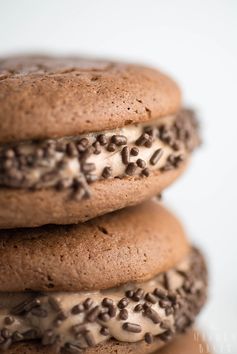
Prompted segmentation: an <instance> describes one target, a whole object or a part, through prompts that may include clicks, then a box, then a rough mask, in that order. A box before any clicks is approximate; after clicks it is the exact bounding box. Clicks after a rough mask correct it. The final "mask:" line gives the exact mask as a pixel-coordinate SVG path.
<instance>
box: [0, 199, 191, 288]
mask: <svg viewBox="0 0 237 354" xmlns="http://www.w3.org/2000/svg"><path fill="white" fill-rule="evenodd" d="M188 251H189V246H188V243H187V240H186V237H185V234H184V231H183V229H182V226H181V225H180V223H179V222H178V220H177V219H176V218H175V217H174V216H173V215H172V214H171V213H170V212H168V211H167V210H166V209H165V208H164V207H162V206H161V205H159V204H157V203H155V202H148V203H145V204H143V205H140V206H137V207H133V208H128V209H123V210H121V211H118V212H114V213H111V214H107V215H104V216H102V217H99V218H96V219H93V220H91V221H88V222H86V223H84V224H80V225H70V226H57V227H53V226H45V227H42V228H36V229H21V230H5V231H4V230H1V231H0V268H1V270H2V271H1V272H0V291H1V292H2V291H25V290H27V289H28V290H29V289H32V290H36V291H37V290H38V291H79V290H86V289H104V288H110V287H113V286H117V285H120V284H124V283H127V282H130V281H132V282H133V281H135V282H138V281H144V280H146V279H149V278H151V277H152V276H154V275H156V274H157V273H160V272H163V271H166V270H168V269H169V268H171V267H173V266H174V265H176V263H177V262H178V261H180V260H181V259H182V258H183V257H184V256H185V255H186V254H187V252H188Z"/></svg>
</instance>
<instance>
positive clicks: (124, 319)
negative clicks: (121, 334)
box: [119, 309, 128, 321]
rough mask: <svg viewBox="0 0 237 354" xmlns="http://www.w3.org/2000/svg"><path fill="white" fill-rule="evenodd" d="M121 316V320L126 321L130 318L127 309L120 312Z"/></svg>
mask: <svg viewBox="0 0 237 354" xmlns="http://www.w3.org/2000/svg"><path fill="white" fill-rule="evenodd" d="M119 318H120V320H123V321H126V320H127V319H128V311H127V310H126V309H122V310H121V311H120V312H119Z"/></svg>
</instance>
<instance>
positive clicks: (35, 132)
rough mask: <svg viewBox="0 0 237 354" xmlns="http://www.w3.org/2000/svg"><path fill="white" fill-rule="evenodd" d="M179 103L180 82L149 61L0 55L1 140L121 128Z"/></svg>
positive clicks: (161, 113) (173, 109)
mask: <svg viewBox="0 0 237 354" xmlns="http://www.w3.org/2000/svg"><path fill="white" fill-rule="evenodd" d="M180 105H181V95H180V90H179V88H178V86H177V85H176V83H175V82H174V81H173V80H171V79H170V78H169V77H168V76H166V75H164V74H163V73H161V72H160V71H157V70H154V69H151V68H148V67H144V66H140V65H132V64H124V63H115V62H109V61H98V60H86V59H82V58H76V57H75V58H73V57H72V58H54V57H15V58H14V57H13V58H6V59H2V60H0V107H1V110H0V143H6V142H10V141H19V140H29V139H45V138H56V137H57V138H58V137H63V136H71V135H79V134H83V133H88V132H94V131H102V130H108V129H114V128H121V127H123V126H125V125H128V124H133V123H139V122H146V121H150V120H151V119H155V118H158V117H162V116H164V115H168V114H173V113H175V112H177V110H178V109H179V108H180Z"/></svg>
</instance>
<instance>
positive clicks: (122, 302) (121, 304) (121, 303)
mask: <svg viewBox="0 0 237 354" xmlns="http://www.w3.org/2000/svg"><path fill="white" fill-rule="evenodd" d="M128 303H129V301H128V299H127V298H126V297H124V298H122V299H121V300H120V301H119V302H118V308H119V309H124V308H125V307H126V306H128Z"/></svg>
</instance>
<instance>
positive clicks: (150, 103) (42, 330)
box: [0, 56, 207, 354]
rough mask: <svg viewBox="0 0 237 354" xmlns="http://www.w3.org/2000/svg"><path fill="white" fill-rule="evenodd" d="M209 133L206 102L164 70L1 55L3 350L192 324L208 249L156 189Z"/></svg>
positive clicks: (94, 341) (158, 335) (147, 340)
mask: <svg viewBox="0 0 237 354" xmlns="http://www.w3.org/2000/svg"><path fill="white" fill-rule="evenodd" d="M198 144H199V135H198V125H197V122H196V119H195V115H194V113H193V112H192V111H191V110H188V109H184V108H182V106H181V94H180V90H179V88H178V86H177V85H176V83H175V82H174V81H172V80H171V79H170V78H169V77H167V76H166V75H164V74H163V73H161V72H159V71H157V70H154V69H151V68H148V67H144V66H140V65H134V64H126V63H116V62H107V61H101V60H97V61H95V60H87V59H81V58H76V57H72V58H55V57H40V56H35V57H12V58H5V59H2V60H0V228H1V230H0V351H1V350H5V351H6V352H7V353H8V354H15V353H19V354H28V353H29V354H31V353H32V354H33V353H39V354H51V353H52V354H54V353H58V352H61V353H65V354H67V353H69V354H70V353H86V354H93V353H114V354H115V353H117V354H122V353H124V354H126V353H130V354H131V353H136V354H139V353H141V354H143V353H154V352H156V350H158V349H160V348H161V347H162V346H163V345H164V344H165V343H166V342H167V341H170V340H171V339H173V338H174V337H176V336H177V335H179V334H180V333H183V332H185V331H186V329H187V328H189V327H190V326H191V324H192V323H193V322H194V319H195V317H196V315H197V314H198V312H199V311H200V309H201V308H202V306H203V304H204V302H205V300H206V293H207V270H206V265H205V261H204V259H203V256H202V254H201V253H200V251H199V250H198V249H196V248H194V247H192V246H191V245H190V244H189V242H188V241H187V238H186V236H185V233H184V230H183V228H182V226H181V225H180V223H179V221H178V220H177V219H176V218H175V217H174V216H173V215H172V214H171V213H170V212H169V211H168V210H166V209H165V208H164V207H163V206H162V205H161V204H160V203H158V202H157V201H145V200H148V199H149V198H151V197H153V196H155V195H159V194H160V193H161V192H162V191H163V189H164V188H165V187H167V186H168V185H169V184H171V183H172V182H173V181H174V180H175V179H176V178H177V177H178V176H179V175H181V173H182V172H183V171H184V169H185V167H186V165H187V163H188V161H189V159H190V156H191V153H192V151H193V150H194V149H195V148H196V147H197V146H198ZM141 202H143V203H142V204H140V205H138V204H139V203H141ZM49 224H51V225H49ZM52 224H54V225H52ZM187 338H188V337H187ZM182 341H184V342H187V343H188V342H189V339H185V337H184V338H183V339H182V340H181V342H182ZM177 343H178V342H177ZM174 346H175V347H176V344H175V342H174V344H173V348H174ZM177 348H178V344H177ZM193 348H194V347H193ZM172 350H173V349H172ZM172 350H171V352H172ZM192 350H194V349H192ZM159 352H160V353H161V354H162V351H159ZM164 353H165V352H164Z"/></svg>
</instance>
